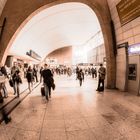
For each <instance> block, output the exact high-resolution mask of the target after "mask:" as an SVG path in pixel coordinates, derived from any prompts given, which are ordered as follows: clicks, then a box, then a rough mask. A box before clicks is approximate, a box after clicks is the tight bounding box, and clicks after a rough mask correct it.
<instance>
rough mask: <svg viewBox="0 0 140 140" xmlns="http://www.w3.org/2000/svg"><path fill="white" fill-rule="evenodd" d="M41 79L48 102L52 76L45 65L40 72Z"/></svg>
mask: <svg viewBox="0 0 140 140" xmlns="http://www.w3.org/2000/svg"><path fill="white" fill-rule="evenodd" d="M42 77H43V82H44V90H45V96H46V100H49V98H48V97H50V98H51V87H52V79H53V74H52V72H51V70H50V69H49V68H48V65H47V64H44V69H43V71H42Z"/></svg>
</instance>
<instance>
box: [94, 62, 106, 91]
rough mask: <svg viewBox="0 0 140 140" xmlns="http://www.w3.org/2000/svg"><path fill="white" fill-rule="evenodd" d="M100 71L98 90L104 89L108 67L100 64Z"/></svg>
mask: <svg viewBox="0 0 140 140" xmlns="http://www.w3.org/2000/svg"><path fill="white" fill-rule="evenodd" d="M98 73H99V80H98V87H97V90H96V91H104V80H105V75H106V68H105V67H103V64H100V68H99V70H98ZM101 84H102V86H101Z"/></svg>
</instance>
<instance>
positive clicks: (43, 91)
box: [41, 86, 45, 96]
mask: <svg viewBox="0 0 140 140" xmlns="http://www.w3.org/2000/svg"><path fill="white" fill-rule="evenodd" d="M41 95H42V96H45V89H44V86H42V87H41Z"/></svg>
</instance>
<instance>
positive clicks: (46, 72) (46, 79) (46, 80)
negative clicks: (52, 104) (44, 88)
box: [42, 69, 53, 87]
mask: <svg viewBox="0 0 140 140" xmlns="http://www.w3.org/2000/svg"><path fill="white" fill-rule="evenodd" d="M42 77H43V81H44V83H45V84H47V85H48V86H49V87H51V84H52V81H51V79H52V78H53V74H52V72H51V70H50V69H44V70H43V71H42Z"/></svg>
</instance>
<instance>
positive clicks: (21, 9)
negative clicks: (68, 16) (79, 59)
mask: <svg viewBox="0 0 140 140" xmlns="http://www.w3.org/2000/svg"><path fill="white" fill-rule="evenodd" d="M67 2H80V3H83V4H86V5H88V6H89V7H90V8H91V9H92V10H93V11H94V12H95V13H96V15H97V17H98V20H99V22H100V26H101V29H102V32H103V36H104V43H105V49H106V57H107V87H108V88H114V87H115V56H114V53H113V43H112V36H111V28H110V21H111V18H110V13H109V10H108V6H107V3H106V1H105V0H104V1H103V0H94V1H92V2H91V1H90V0H73V1H72V0H57V1H55V0H50V1H48V2H47V1H39V2H38V1H34V2H32V1H31V0H24V1H22V0H20V1H19V0H15V1H14V3H12V2H11V1H10V0H8V1H7V3H6V5H5V8H4V10H3V13H2V17H1V20H2V19H3V18H4V17H7V23H6V26H5V28H4V33H3V36H2V39H1V42H0V46H1V52H0V60H1V62H4V61H5V59H6V56H7V52H8V49H9V48H10V46H11V44H12V43H13V41H14V40H15V38H16V37H17V35H18V33H19V32H20V31H21V29H22V28H23V27H24V25H25V24H26V23H27V22H28V21H29V20H30V19H31V18H32V17H33V16H34V15H36V14H37V13H39V12H40V11H42V10H44V9H46V8H49V7H51V6H54V5H57V4H61V3H67ZM103 5H104V6H103Z"/></svg>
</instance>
